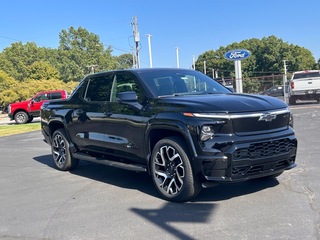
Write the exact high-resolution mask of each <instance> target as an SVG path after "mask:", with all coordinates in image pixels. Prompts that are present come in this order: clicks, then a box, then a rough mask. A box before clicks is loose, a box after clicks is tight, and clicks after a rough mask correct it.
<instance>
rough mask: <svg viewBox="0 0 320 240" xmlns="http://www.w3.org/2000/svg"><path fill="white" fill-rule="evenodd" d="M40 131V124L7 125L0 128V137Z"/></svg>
mask: <svg viewBox="0 0 320 240" xmlns="http://www.w3.org/2000/svg"><path fill="white" fill-rule="evenodd" d="M36 130H40V123H28V124H8V125H1V126H0V137H3V136H10V135H14V134H20V133H26V132H31V131H36Z"/></svg>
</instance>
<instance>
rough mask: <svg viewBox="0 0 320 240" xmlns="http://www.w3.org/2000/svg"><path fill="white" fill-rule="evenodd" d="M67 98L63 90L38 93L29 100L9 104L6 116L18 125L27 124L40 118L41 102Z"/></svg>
mask: <svg viewBox="0 0 320 240" xmlns="http://www.w3.org/2000/svg"><path fill="white" fill-rule="evenodd" d="M67 97H68V94H67V91H65V90H51V91H45V92H39V93H37V94H36V95H35V96H33V97H32V98H31V99H29V100H26V101H23V102H15V103H11V104H10V105H9V108H8V116H9V118H10V120H15V121H16V123H18V124H22V123H29V122H32V120H33V118H34V117H39V116H40V108H41V106H42V103H43V102H46V101H49V100H53V99H65V98H67Z"/></svg>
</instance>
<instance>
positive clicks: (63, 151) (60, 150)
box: [51, 129, 79, 171]
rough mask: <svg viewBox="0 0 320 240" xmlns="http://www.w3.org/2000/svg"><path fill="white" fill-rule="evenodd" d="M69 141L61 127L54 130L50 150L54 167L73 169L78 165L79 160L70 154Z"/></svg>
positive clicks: (63, 169)
mask: <svg viewBox="0 0 320 240" xmlns="http://www.w3.org/2000/svg"><path fill="white" fill-rule="evenodd" d="M69 146H70V143H69V141H68V139H67V137H66V132H65V131H64V130H63V129H58V130H56V131H55V132H54V133H53V135H52V141H51V152H52V157H53V160H54V163H55V165H56V167H57V168H58V169H59V170H61V171H69V170H73V169H75V168H76V167H77V166H78V163H79V160H78V159H75V158H73V157H72V156H71V153H70V150H69Z"/></svg>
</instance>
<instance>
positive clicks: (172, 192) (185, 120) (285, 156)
mask: <svg viewBox="0 0 320 240" xmlns="http://www.w3.org/2000/svg"><path fill="white" fill-rule="evenodd" d="M292 124H293V120H292V115H291V113H290V111H289V109H288V106H287V105H286V103H285V102H283V101H281V100H279V99H276V98H274V97H269V96H259V95H249V94H235V93H232V92H231V91H230V90H228V89H227V88H225V87H224V86H222V85H221V84H219V83H218V82H216V81H215V80H213V79H211V78H209V77H207V76H206V75H204V74H202V73H200V72H198V71H194V70H188V69H174V68H149V69H130V70H116V71H107V72H101V73H96V74H92V75H88V76H86V77H85V78H84V79H83V80H82V81H81V82H80V84H79V85H78V87H77V88H76V89H75V91H74V92H73V94H72V95H71V96H70V97H69V98H68V99H65V100H56V101H52V102H48V103H45V104H43V106H42V109H41V127H42V134H43V136H44V137H45V140H46V142H47V143H48V144H50V145H51V149H52V155H53V160H54V162H55V164H56V167H57V168H58V169H60V170H63V171H68V170H72V169H74V168H75V167H77V165H78V162H79V160H86V161H92V162H96V163H101V164H105V165H108V166H112V167H119V168H123V169H127V170H133V171H142V172H147V173H149V174H150V176H151V179H152V180H153V183H154V185H155V187H156V189H157V190H158V192H159V193H160V195H161V197H162V198H164V199H166V200H169V201H174V202H183V201H188V200H190V199H192V198H194V197H195V196H197V194H198V193H199V192H200V190H201V188H202V187H210V186H213V185H215V184H217V183H222V182H238V181H245V180H248V179H255V178H275V177H277V176H279V175H280V174H281V173H282V172H283V171H285V170H288V169H291V168H293V167H295V166H296V164H295V159H296V151H297V139H296V137H295V133H294V130H293V128H292Z"/></svg>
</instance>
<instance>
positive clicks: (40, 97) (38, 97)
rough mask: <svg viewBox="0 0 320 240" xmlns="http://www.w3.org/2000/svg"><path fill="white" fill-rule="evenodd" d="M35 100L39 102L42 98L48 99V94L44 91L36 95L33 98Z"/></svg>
mask: <svg viewBox="0 0 320 240" xmlns="http://www.w3.org/2000/svg"><path fill="white" fill-rule="evenodd" d="M33 100H34V101H35V102H41V101H43V100H48V95H47V94H46V93H44V94H39V95H37V96H36V97H35V98H34V99H33Z"/></svg>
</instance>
